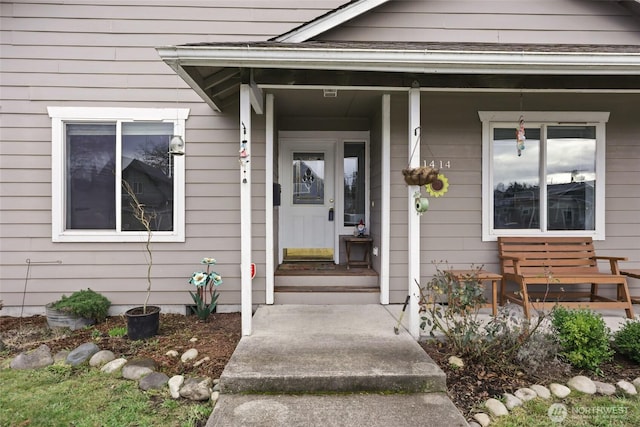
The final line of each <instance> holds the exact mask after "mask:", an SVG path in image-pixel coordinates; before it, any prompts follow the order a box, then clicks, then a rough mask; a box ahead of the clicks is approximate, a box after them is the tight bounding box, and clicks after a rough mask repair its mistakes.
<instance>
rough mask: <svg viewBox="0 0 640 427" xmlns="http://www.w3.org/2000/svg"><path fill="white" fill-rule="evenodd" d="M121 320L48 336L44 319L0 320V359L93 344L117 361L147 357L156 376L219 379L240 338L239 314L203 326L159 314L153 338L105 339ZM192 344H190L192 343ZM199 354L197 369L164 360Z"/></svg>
mask: <svg viewBox="0 0 640 427" xmlns="http://www.w3.org/2000/svg"><path fill="white" fill-rule="evenodd" d="M126 326H127V321H126V318H125V317H124V316H114V317H109V318H107V320H106V321H105V322H102V323H99V324H97V325H94V326H91V327H88V328H86V329H81V330H76V331H74V332H71V331H69V330H64V329H57V330H55V329H54V330H52V329H49V328H48V327H47V321H46V317H44V316H33V317H23V318H16V317H0V340H1V341H2V342H4V344H5V346H6V347H7V349H6V350H5V351H4V352H3V354H7V353H8V354H7V355H8V356H9V357H13V356H15V355H16V354H18V353H20V352H22V351H26V350H30V349H33V348H36V347H38V346H39V345H41V344H46V345H48V346H49V348H50V349H51V352H52V354H55V353H56V352H58V351H60V350H73V349H74V348H76V347H77V346H79V345H80V344H83V343H85V342H91V341H92V342H95V343H96V344H97V345H98V347H100V349H101V350H111V351H113V352H114V354H115V355H116V357H124V358H128V359H130V358H132V357H150V358H152V359H153V360H155V361H156V362H157V363H158V365H159V368H158V370H159V371H161V372H164V373H165V374H167V375H169V376H172V375H177V374H181V375H185V374H186V375H192V376H199V375H206V376H210V377H212V378H219V377H220V374H221V373H222V370H223V369H224V367H225V365H226V364H227V362H228V361H229V358H230V357H231V354H232V353H233V351H234V350H235V348H236V346H237V345H238V342H239V341H240V336H241V327H240V313H214V314H212V315H211V316H210V317H209V319H208V321H207V322H202V321H201V320H199V319H198V317H197V316H182V315H179V314H161V317H160V331H159V333H158V335H156V336H155V337H153V338H150V339H148V340H139V341H132V340H129V339H128V338H127V337H126V336H125V337H112V336H109V331H115V330H116V329H117V328H125V330H126ZM193 338H195V339H196V340H195V341H191V340H192V339H193ZM190 348H195V349H197V350H198V357H197V359H196V360H199V359H203V358H205V357H208V358H209V360H208V361H205V362H203V363H202V364H200V365H199V366H197V367H194V366H193V362H191V363H182V362H181V361H180V357H177V358H176V357H171V356H167V355H166V353H167V351H169V350H176V351H177V352H178V354H179V355H182V353H184V352H185V351H186V350H188V349H190Z"/></svg>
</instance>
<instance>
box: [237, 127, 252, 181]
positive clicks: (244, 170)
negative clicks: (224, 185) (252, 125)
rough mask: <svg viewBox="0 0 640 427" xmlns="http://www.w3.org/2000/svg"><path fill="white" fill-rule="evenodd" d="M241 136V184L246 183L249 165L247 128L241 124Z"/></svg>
mask: <svg viewBox="0 0 640 427" xmlns="http://www.w3.org/2000/svg"><path fill="white" fill-rule="evenodd" d="M242 134H243V135H244V137H243V138H242V141H241V142H240V158H239V159H238V161H239V162H240V166H241V167H242V183H243V184H246V183H247V163H249V151H248V150H247V127H246V126H245V125H244V122H243V123H242Z"/></svg>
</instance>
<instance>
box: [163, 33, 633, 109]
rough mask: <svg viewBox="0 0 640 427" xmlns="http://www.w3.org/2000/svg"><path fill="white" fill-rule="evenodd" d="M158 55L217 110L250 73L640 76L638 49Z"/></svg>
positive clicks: (344, 47)
mask: <svg viewBox="0 0 640 427" xmlns="http://www.w3.org/2000/svg"><path fill="white" fill-rule="evenodd" d="M157 50H158V53H159V54H160V57H161V58H162V59H163V60H164V61H165V62H166V63H167V64H168V65H170V66H171V67H172V68H173V69H174V70H176V72H177V73H178V74H179V75H180V76H181V77H182V78H183V79H184V80H185V81H187V83H188V84H189V85H190V86H191V87H192V88H193V89H194V90H195V91H196V92H197V93H198V94H199V95H200V96H201V97H203V99H205V101H207V102H208V103H209V105H211V106H212V108H214V109H215V110H218V111H220V110H221V107H220V105H219V104H220V103H221V100H222V99H223V98H224V97H220V96H216V94H220V93H224V92H227V93H228V92H229V91H235V90H236V87H237V85H238V84H239V83H240V82H241V81H242V80H247V76H246V75H245V76H244V77H243V76H241V73H240V71H241V70H252V69H280V70H322V71H324V72H366V73H392V74H410V75H434V76H436V75H441V74H447V75H456V74H461V75H471V76H472V75H522V76H527V75H529V76H531V75H539V76H636V77H637V76H640V47H639V46H580V45H575V46H547V45H545V46H542V45H518V46H515V45H497V44H496V45H472V44H466V45H443V44H438V45H434V44H397V45H396V44H375V43H372V44H367V45H365V46H360V45H354V44H353V43H317V42H311V43H301V44H295V43H278V42H257V43H247V44H224V43H222V44H196V45H184V46H168V47H159V48H157ZM205 70H206V71H205ZM246 83H248V81H246ZM257 83H258V84H260V83H261V82H260V81H257Z"/></svg>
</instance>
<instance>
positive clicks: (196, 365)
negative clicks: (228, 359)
mask: <svg viewBox="0 0 640 427" xmlns="http://www.w3.org/2000/svg"><path fill="white" fill-rule="evenodd" d="M209 360H211V358H210V357H209V356H206V357H203V358H202V359H200V360H198V361H197V362H195V363H194V364H193V367H194V368H197V367H198V366H200V365H202V364H203V363H204V362H208V361H209Z"/></svg>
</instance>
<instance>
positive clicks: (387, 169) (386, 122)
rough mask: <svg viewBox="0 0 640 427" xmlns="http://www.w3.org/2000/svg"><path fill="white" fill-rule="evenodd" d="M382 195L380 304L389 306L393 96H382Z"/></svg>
mask: <svg viewBox="0 0 640 427" xmlns="http://www.w3.org/2000/svg"><path fill="white" fill-rule="evenodd" d="M381 139H382V161H381V163H382V164H381V165H380V168H381V170H382V176H381V180H382V194H381V197H380V199H381V205H380V236H381V237H380V304H389V240H390V222H391V95H390V94H388V93H386V94H384V95H382V138H381Z"/></svg>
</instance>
